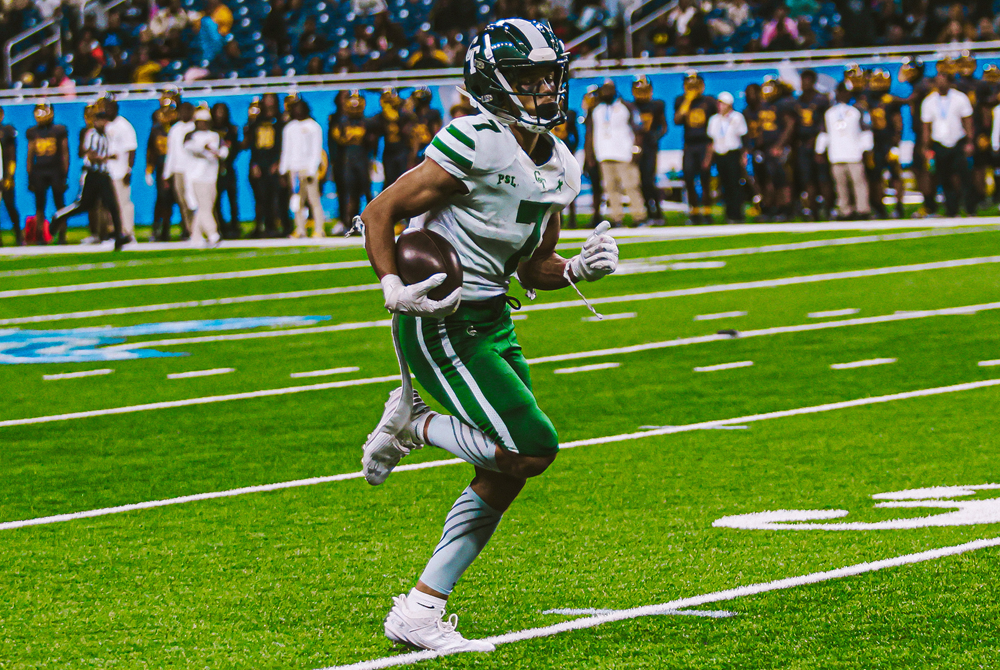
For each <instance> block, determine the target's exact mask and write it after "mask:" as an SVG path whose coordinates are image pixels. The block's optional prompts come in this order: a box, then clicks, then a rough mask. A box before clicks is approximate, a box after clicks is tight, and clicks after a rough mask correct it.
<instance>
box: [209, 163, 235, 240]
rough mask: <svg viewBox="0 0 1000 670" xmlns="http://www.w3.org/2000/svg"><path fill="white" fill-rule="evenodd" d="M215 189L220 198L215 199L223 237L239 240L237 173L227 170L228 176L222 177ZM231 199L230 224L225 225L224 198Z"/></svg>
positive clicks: (217, 217)
mask: <svg viewBox="0 0 1000 670" xmlns="http://www.w3.org/2000/svg"><path fill="white" fill-rule="evenodd" d="M215 189H216V192H217V193H218V196H217V197H216V198H215V220H216V221H217V222H218V224H219V230H220V231H222V233H223V235H222V236H223V237H225V238H231V239H239V237H240V208H239V205H238V204H237V203H238V200H237V194H236V173H235V172H233V171H232V170H227V171H226V174H224V175H222V176H220V177H219V178H218V180H217V181H216V182H215ZM223 195H225V196H226V197H227V198H228V199H229V223H228V224H226V225H223V217H222V196H223Z"/></svg>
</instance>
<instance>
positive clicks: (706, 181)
mask: <svg viewBox="0 0 1000 670" xmlns="http://www.w3.org/2000/svg"><path fill="white" fill-rule="evenodd" d="M707 155H708V143H707V142H706V143H697V144H687V145H685V146H684V158H683V169H684V187H685V188H686V189H687V197H688V206H689V207H690V208H691V212H692V214H693V215H695V216H698V215H701V214H702V213H703V212H702V210H703V208H704V214H705V215H706V216H709V215H710V213H711V212H710V210H709V209H708V208H709V207H711V205H712V184H711V177H712V171H711V169H705V157H706V156H707ZM696 182H701V195H699V194H698V189H697V187H696V185H695V184H696Z"/></svg>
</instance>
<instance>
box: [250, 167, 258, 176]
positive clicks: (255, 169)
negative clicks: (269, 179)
mask: <svg viewBox="0 0 1000 670" xmlns="http://www.w3.org/2000/svg"><path fill="white" fill-rule="evenodd" d="M250 178H251V179H260V166H259V165H251V166H250Z"/></svg>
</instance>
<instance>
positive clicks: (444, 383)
mask: <svg viewBox="0 0 1000 670" xmlns="http://www.w3.org/2000/svg"><path fill="white" fill-rule="evenodd" d="M416 321H417V342H419V343H420V351H421V352H423V354H424V358H425V359H426V360H427V362H428V363H430V366H431V369H432V370H434V376H435V377H437V379H438V382H440V383H441V387H442V388H443V389H444V392H445V393H447V394H448V397H449V398H450V399H451V403H452V404H453V405H454V406H455V407H456V408H458V413H459V414H461V415H462V418H463V419H465V421H466V423H468V424H469V425H471V426H474V425H476V424H475V422H474V421H473V420H472V419H470V418H469V415H468V414H466V413H465V408H464V407H462V403H460V402H459V401H458V396H456V395H455V390H454V389H452V388H451V385H450V384H449V383H448V379H447V377H445V376H444V373H443V372H442V371H441V368H439V367H438V364H437V363H435V362H434V358H433V357H432V356H431V353H430V352H429V351H427V343H426V342H424V320H423V318H422V317H419V316H418V317H417V318H416Z"/></svg>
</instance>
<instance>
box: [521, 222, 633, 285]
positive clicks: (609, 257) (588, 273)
mask: <svg viewBox="0 0 1000 670" xmlns="http://www.w3.org/2000/svg"><path fill="white" fill-rule="evenodd" d="M561 226H562V214H560V213H556V214H554V215H553V216H552V220H551V221H549V225H548V226H547V227H546V229H545V233H544V234H543V235H542V241H541V242H540V243H539V245H538V248H537V249H535V253H533V254H532V255H531V257H530V258H528V260H526V261H523V262H522V263H521V265H520V266H518V268H517V278H518V280H519V281H520V282H521V285H522V286H524V287H525V288H533V289H538V290H540V291H555V290H557V289H561V288H565V287H566V286H569V281H568V280H572V281H573V282H574V283H576V282H579V281H581V280H585V281H596V280H598V279H600V278H601V277H605V276H607V275H609V274H611V273H612V272H614V271H615V270H617V269H618V243H617V242H615V238H613V237H611V236H610V235H608V234H607V231H608V229H609V228H610V227H611V224H610V223H608V222H607V221H605V222H604V223H602V224H600V225H599V226H597V228H596V229H594V232H593V234H591V236H590V237H588V238H587V241H586V242H584V243H583V249H581V250H580V253H579V254H577V255H576V256H573V258H570V259H566V258H563V257H562V256H560V255H559V254H557V253H556V244H557V243H558V242H559V229H560V228H561Z"/></svg>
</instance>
